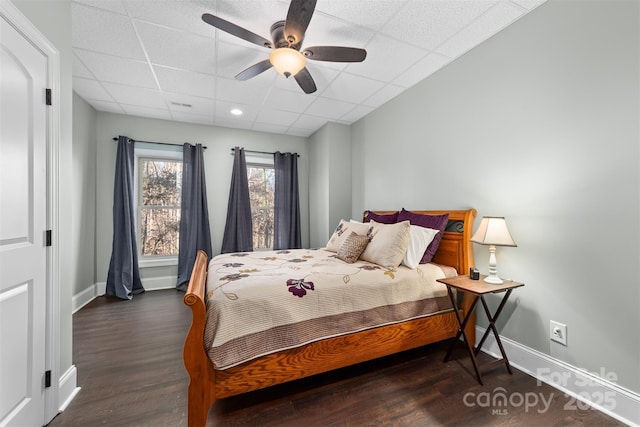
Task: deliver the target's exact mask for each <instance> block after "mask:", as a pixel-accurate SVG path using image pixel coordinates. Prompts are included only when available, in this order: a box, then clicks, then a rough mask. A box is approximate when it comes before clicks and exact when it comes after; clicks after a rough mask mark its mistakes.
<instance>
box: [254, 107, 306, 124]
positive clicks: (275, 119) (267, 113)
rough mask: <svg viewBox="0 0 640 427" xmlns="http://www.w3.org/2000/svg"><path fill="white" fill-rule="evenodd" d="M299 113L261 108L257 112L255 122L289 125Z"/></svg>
mask: <svg viewBox="0 0 640 427" xmlns="http://www.w3.org/2000/svg"><path fill="white" fill-rule="evenodd" d="M299 115H300V114H299V113H292V112H289V111H281V110H272V109H268V108H263V109H262V110H260V112H259V113H258V117H256V122H257V123H268V124H273V125H280V126H286V127H289V126H291V125H292V124H293V123H294V122H295V121H296V119H297V118H298V116H299Z"/></svg>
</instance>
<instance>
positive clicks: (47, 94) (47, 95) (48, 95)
mask: <svg viewBox="0 0 640 427" xmlns="http://www.w3.org/2000/svg"><path fill="white" fill-rule="evenodd" d="M45 92H46V102H47V105H51V89H49V88H47V89H45Z"/></svg>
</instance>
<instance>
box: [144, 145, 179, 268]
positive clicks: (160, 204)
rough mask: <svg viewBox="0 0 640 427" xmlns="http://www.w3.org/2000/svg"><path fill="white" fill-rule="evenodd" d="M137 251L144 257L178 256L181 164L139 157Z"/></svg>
mask: <svg viewBox="0 0 640 427" xmlns="http://www.w3.org/2000/svg"><path fill="white" fill-rule="evenodd" d="M137 166H138V170H137V175H138V224H137V225H138V226H137V227H136V228H137V232H138V250H139V252H140V256H141V257H142V258H145V257H147V258H148V257H176V256H177V255H178V235H179V228H180V198H181V193H182V192H181V185H182V161H181V160H175V159H169V158H149V157H138V165H137Z"/></svg>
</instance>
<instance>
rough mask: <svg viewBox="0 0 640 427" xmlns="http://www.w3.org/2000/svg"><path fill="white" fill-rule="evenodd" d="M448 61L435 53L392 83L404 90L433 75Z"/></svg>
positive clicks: (448, 60)
mask: <svg viewBox="0 0 640 427" xmlns="http://www.w3.org/2000/svg"><path fill="white" fill-rule="evenodd" d="M450 61H451V59H450V58H447V57H446V56H442V55H439V54H436V53H434V54H430V55H427V56H425V57H424V58H422V59H421V60H420V61H418V62H417V63H415V64H413V65H412V66H411V67H409V68H408V69H407V70H406V71H404V72H403V73H402V74H400V75H399V76H398V78H396V79H395V80H394V81H393V83H395V84H397V85H399V86H404V87H405V88H407V87H411V86H413V85H415V84H416V83H418V82H419V81H421V80H424V79H425V77H426V76H429V75H431V74H433V73H435V72H436V71H438V70H439V69H440V68H442V67H444V66H445V65H447V64H448V63H449V62H450Z"/></svg>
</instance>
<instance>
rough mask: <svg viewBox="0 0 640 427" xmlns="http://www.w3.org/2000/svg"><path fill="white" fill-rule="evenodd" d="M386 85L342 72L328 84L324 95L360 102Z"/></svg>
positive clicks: (354, 102)
mask: <svg viewBox="0 0 640 427" xmlns="http://www.w3.org/2000/svg"><path fill="white" fill-rule="evenodd" d="M383 86H384V83H382V82H379V81H377V80H371V79H368V78H366V77H361V76H354V75H353V74H347V73H341V74H340V75H338V77H336V79H335V80H334V81H333V82H332V83H331V85H330V86H328V87H327V88H326V89H325V90H324V92H322V96H323V97H325V98H331V99H338V100H341V101H346V102H351V103H353V104H359V103H361V102H362V101H364V100H365V99H367V98H369V97H370V96H371V95H373V94H374V93H376V92H377V91H378V90H380V89H381V88H382V87H383Z"/></svg>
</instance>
